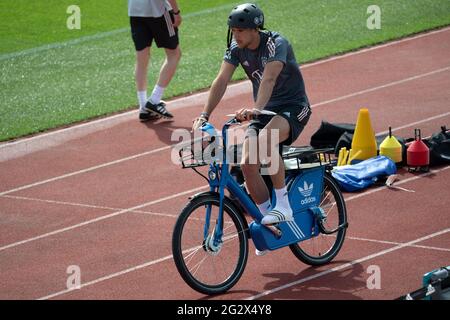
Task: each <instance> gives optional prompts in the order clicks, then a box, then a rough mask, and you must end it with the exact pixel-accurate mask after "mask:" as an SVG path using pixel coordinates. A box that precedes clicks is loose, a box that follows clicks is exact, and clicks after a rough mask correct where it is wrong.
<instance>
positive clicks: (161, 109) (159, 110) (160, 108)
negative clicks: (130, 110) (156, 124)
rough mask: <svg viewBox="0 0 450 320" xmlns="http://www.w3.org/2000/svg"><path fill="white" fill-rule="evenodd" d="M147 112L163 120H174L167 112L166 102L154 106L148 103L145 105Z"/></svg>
mask: <svg viewBox="0 0 450 320" xmlns="http://www.w3.org/2000/svg"><path fill="white" fill-rule="evenodd" d="M145 110H147V111H148V112H154V113H156V114H158V115H160V116H161V117H163V118H169V119H171V118H173V115H172V114H171V113H170V112H169V111H167V109H166V104H165V103H164V101H161V102H160V103H158V104H153V103H151V102H150V101H147V103H146V104H145Z"/></svg>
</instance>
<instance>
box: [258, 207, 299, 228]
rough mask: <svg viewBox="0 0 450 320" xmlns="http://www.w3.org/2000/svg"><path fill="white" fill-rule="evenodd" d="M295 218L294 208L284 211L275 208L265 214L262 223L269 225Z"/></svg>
mask: <svg viewBox="0 0 450 320" xmlns="http://www.w3.org/2000/svg"><path fill="white" fill-rule="evenodd" d="M293 220H294V217H293V216H292V210H289V211H287V212H286V213H282V212H281V211H278V210H277V208H273V209H272V210H270V211H269V212H268V213H267V214H266V215H265V216H264V218H262V220H261V224H265V225H269V224H274V223H280V222H285V221H293Z"/></svg>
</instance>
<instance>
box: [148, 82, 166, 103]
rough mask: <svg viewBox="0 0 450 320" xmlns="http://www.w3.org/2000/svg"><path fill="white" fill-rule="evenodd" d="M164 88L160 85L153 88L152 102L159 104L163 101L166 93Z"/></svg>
mask: <svg viewBox="0 0 450 320" xmlns="http://www.w3.org/2000/svg"><path fill="white" fill-rule="evenodd" d="M164 89H165V88H163V87H160V86H158V85H155V87H154V88H153V92H152V95H151V97H150V99H149V100H150V102H151V103H153V104H158V103H159V102H160V101H161V98H162V96H163V94H164Z"/></svg>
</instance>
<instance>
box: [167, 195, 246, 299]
mask: <svg viewBox="0 0 450 320" xmlns="http://www.w3.org/2000/svg"><path fill="white" fill-rule="evenodd" d="M219 205H220V201H219V196H218V195H216V194H206V195H203V196H199V197H197V198H194V199H193V200H192V201H191V202H189V203H188V205H187V206H186V207H185V208H184V209H183V211H182V212H181V214H180V216H179V217H178V220H177V222H176V224H175V228H174V231H173V237H172V252H173V258H174V261H175V265H176V267H177V269H178V272H179V273H180V275H181V277H182V278H183V279H184V281H185V282H186V283H187V284H188V285H189V286H190V287H191V288H193V289H194V290H196V291H198V292H201V293H204V294H208V295H212V294H220V293H224V292H226V291H227V290H229V289H230V288H231V287H233V286H234V285H235V284H236V283H237V281H238V280H239V278H240V277H241V275H242V273H243V272H244V269H245V266H246V264H247V257H248V235H247V230H248V226H247V223H246V222H245V221H244V219H243V218H242V216H241V215H240V214H239V212H237V209H236V208H235V207H234V206H233V205H232V204H231V202H230V201H229V200H228V199H224V205H223V209H224V210H223V236H222V243H221V244H220V245H219V247H218V248H214V249H211V247H210V246H208V243H209V239H210V238H211V237H212V236H213V233H214V229H215V227H216V222H217V221H218V214H219ZM208 206H210V207H211V216H210V219H209V221H210V223H209V225H208V223H207V221H206V219H205V217H206V211H207V208H208ZM205 227H207V235H208V236H207V239H205Z"/></svg>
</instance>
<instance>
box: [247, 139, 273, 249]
mask: <svg viewBox="0 0 450 320" xmlns="http://www.w3.org/2000/svg"><path fill="white" fill-rule="evenodd" d="M254 134H255V136H252V135H250V137H247V138H245V140H244V143H243V147H242V160H241V170H242V173H243V175H244V178H245V184H246V186H247V190H248V192H249V193H250V195H251V197H252V199H253V201H255V204H256V206H257V207H258V209H259V211H260V212H261V214H262V215H263V216H264V215H266V214H267V213H268V212H269V211H270V208H271V204H270V196H269V190H267V186H266V184H265V182H264V180H263V178H262V177H261V174H260V173H259V166H260V165H259V163H258V159H257V156H256V157H255V156H251V155H255V154H257V151H256V150H257V145H256V144H257V143H258V138H257V136H256V132H255V133H254ZM267 252H268V250H262V251H260V250H258V249H255V254H256V255H257V256H263V255H265V254H266V253H267Z"/></svg>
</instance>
